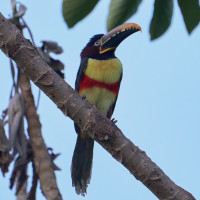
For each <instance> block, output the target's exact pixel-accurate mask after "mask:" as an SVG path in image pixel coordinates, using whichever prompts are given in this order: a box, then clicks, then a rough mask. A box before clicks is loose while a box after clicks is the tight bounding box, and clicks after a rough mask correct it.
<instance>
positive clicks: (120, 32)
mask: <svg viewBox="0 0 200 200" xmlns="http://www.w3.org/2000/svg"><path fill="white" fill-rule="evenodd" d="M137 31H142V29H141V27H140V26H139V25H138V24H135V23H126V24H122V25H120V26H117V27H116V28H114V29H112V30H111V31H109V32H108V33H107V34H105V35H104V36H103V37H102V38H101V39H100V42H101V45H100V54H103V53H105V52H107V51H109V50H115V49H116V48H117V47H118V45H119V44H120V43H121V42H122V41H123V40H124V39H126V38H127V37H128V36H129V35H131V34H133V33H135V32H137Z"/></svg>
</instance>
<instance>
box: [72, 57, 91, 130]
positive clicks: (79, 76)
mask: <svg viewBox="0 0 200 200" xmlns="http://www.w3.org/2000/svg"><path fill="white" fill-rule="evenodd" d="M87 63H88V57H85V58H83V59H82V60H81V64H80V67H79V69H78V72H77V76H76V81H75V90H76V91H77V92H79V86H80V83H81V81H82V79H83V76H84V72H85V70H86V67H87ZM74 128H75V130H76V133H80V131H81V129H80V128H79V126H77V125H76V124H75V123H74Z"/></svg>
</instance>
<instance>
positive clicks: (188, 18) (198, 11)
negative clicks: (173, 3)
mask: <svg viewBox="0 0 200 200" xmlns="http://www.w3.org/2000/svg"><path fill="white" fill-rule="evenodd" d="M178 4H179V7H180V9H181V12H182V15H183V19H184V22H185V26H186V28H187V31H188V33H191V32H192V31H193V29H194V28H195V27H196V26H197V25H198V24H199V21H200V6H199V1H198V0H178Z"/></svg>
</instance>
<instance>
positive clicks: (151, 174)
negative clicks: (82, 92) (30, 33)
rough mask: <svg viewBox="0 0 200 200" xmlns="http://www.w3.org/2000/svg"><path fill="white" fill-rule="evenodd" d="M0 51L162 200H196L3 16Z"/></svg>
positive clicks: (0, 24) (0, 29)
mask: <svg viewBox="0 0 200 200" xmlns="http://www.w3.org/2000/svg"><path fill="white" fill-rule="evenodd" d="M0 48H1V49H2V51H3V52H4V53H5V54H7V55H9V57H11V58H12V59H13V60H14V61H15V62H16V63H17V65H18V66H20V68H21V70H22V71H23V72H24V73H25V74H26V75H28V76H29V78H30V79H31V80H32V81H33V82H34V83H35V84H36V85H37V86H38V87H39V88H40V89H41V90H42V91H43V92H44V93H45V94H46V95H47V96H48V97H49V98H50V99H51V100H52V101H53V102H54V103H55V104H56V105H57V106H58V108H59V109H60V110H61V111H62V112H63V113H64V114H65V115H66V116H68V117H70V118H71V119H72V120H74V122H75V123H76V124H77V125H78V126H80V127H81V128H82V129H83V130H84V131H85V132H86V133H87V134H88V135H90V136H91V137H93V138H94V139H95V141H97V142H98V143H99V144H100V145H101V146H103V147H104V148H105V149H106V150H107V151H108V152H110V153H111V155H112V156H113V157H114V158H115V159H116V160H118V161H119V162H120V163H122V164H123V165H124V166H125V167H126V168H127V169H128V170H129V171H130V172H131V174H133V175H134V176H135V177H136V179H138V180H140V181H141V182H142V183H143V184H144V185H145V186H146V187H147V188H149V189H150V190H151V191H152V192H153V193H154V194H155V195H156V196H157V197H158V198H159V199H165V200H167V199H173V200H183V199H184V200H194V199H195V198H194V197H193V196H192V195H191V194H190V193H189V192H187V191H185V190H184V189H182V188H181V187H179V186H178V185H176V184H175V183H174V182H173V181H172V180H171V179H170V178H169V177H168V176H167V175H166V174H165V173H164V172H163V171H162V170H161V169H160V168H159V167H158V166H157V165H156V164H155V163H154V162H152V161H151V159H150V158H149V157H148V156H147V155H146V153H145V152H144V151H141V150H140V149H139V148H138V147H136V146H135V145H134V144H133V143H132V142H131V141H130V140H128V139H127V138H126V137H125V136H124V135H123V133H122V132H121V130H120V129H119V128H117V126H116V125H115V124H114V123H112V122H111V121H110V120H108V119H107V118H105V117H104V116H103V115H101V114H100V113H99V112H98V110H97V109H96V108H95V107H94V106H92V105H91V104H89V103H88V102H87V101H86V100H84V99H82V98H81V97H80V96H79V95H78V93H76V92H75V91H74V90H73V89H72V88H71V87H70V86H69V85H68V84H67V83H66V82H65V81H64V80H63V79H61V78H60V77H59V76H58V75H57V74H56V73H55V72H54V71H53V70H52V69H51V68H50V67H49V66H48V65H47V64H46V63H45V62H44V61H43V60H42V58H41V57H40V55H39V54H38V52H37V50H36V48H35V47H34V46H33V45H32V44H31V43H30V41H28V40H26V39H25V38H24V37H23V36H22V35H21V33H20V32H19V31H18V30H17V29H16V27H15V26H14V25H12V24H11V23H10V22H9V21H7V20H6V19H5V18H4V17H3V16H2V15H1V14H0Z"/></svg>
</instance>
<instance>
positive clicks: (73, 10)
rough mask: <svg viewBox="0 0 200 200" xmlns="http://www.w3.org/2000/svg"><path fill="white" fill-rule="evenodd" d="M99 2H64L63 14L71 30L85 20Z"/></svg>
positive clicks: (67, 0)
mask: <svg viewBox="0 0 200 200" xmlns="http://www.w3.org/2000/svg"><path fill="white" fill-rule="evenodd" d="M98 2H99V0H63V5H62V12H63V17H64V19H65V22H66V23H67V25H68V27H69V28H72V27H73V26H74V25H75V24H76V23H78V22H79V21H81V20H82V19H83V18H85V17H86V16H87V15H88V14H89V13H90V12H91V11H92V10H93V8H94V7H95V6H96V4H97V3H98Z"/></svg>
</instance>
